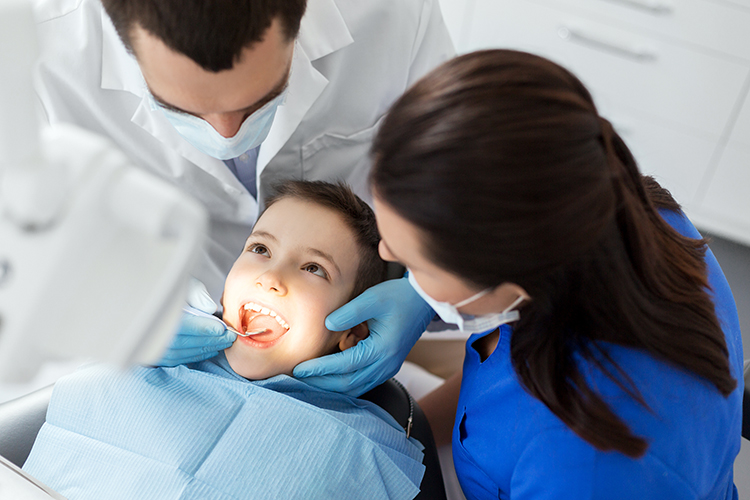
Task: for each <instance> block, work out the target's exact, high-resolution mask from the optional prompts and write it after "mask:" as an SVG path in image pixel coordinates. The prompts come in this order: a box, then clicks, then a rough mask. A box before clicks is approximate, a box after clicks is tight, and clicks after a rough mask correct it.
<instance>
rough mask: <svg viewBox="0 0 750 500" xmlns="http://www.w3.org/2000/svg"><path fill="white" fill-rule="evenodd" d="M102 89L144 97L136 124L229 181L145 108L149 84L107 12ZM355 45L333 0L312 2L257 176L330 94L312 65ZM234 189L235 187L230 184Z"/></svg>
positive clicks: (210, 160)
mask: <svg viewBox="0 0 750 500" xmlns="http://www.w3.org/2000/svg"><path fill="white" fill-rule="evenodd" d="M101 16H102V30H103V32H104V33H103V36H102V78H101V86H102V89H107V90H121V91H126V92H130V93H132V94H134V95H136V96H138V97H140V98H141V104H140V106H139V107H138V109H137V110H136V112H135V114H134V115H133V118H132V121H133V122H134V123H137V124H139V125H140V126H141V127H143V128H144V129H146V130H148V131H149V132H150V133H151V134H152V135H153V136H154V137H156V138H157V139H159V140H160V141H161V142H163V143H164V144H165V145H166V146H168V147H169V148H171V149H173V150H174V151H177V152H179V153H180V154H181V155H182V156H183V157H185V158H186V159H188V160H190V161H192V162H193V163H195V164H196V165H198V166H199V167H201V168H203V169H204V170H206V171H207V172H209V173H211V174H212V175H214V176H216V177H218V178H220V179H222V180H224V179H223V178H225V177H226V176H225V175H223V174H229V175H230V176H231V174H230V173H229V172H228V169H226V168H225V167H224V165H223V163H222V162H220V161H219V160H216V159H215V158H210V157H208V156H207V155H204V154H203V153H200V152H199V151H197V150H195V148H193V147H192V146H190V145H189V144H188V143H187V142H186V141H184V140H183V139H182V138H181V137H180V136H179V134H177V133H176V131H175V130H174V128H173V127H171V125H169V124H168V122H167V121H166V120H162V118H163V117H162V116H160V115H161V114H160V113H154V112H153V111H152V110H150V109H149V107H148V105H147V103H146V99H145V96H146V92H147V90H146V83H145V81H144V80H143V76H142V75H141V70H140V67H139V66H138V62H137V61H136V59H135V57H134V56H133V55H132V54H130V53H129V52H128V51H127V49H126V48H125V46H124V45H123V44H122V42H121V41H120V38H119V37H118V36H117V32H116V30H115V28H114V25H113V24H112V21H111V20H110V19H109V16H108V15H107V14H106V13H105V12H104V9H102V13H101ZM353 42H354V39H353V38H352V36H351V33H350V32H349V28H348V27H347V26H346V22H345V21H344V18H343V16H342V15H341V12H339V9H338V7H337V6H336V3H335V1H334V0H315V1H314V2H308V5H307V11H306V13H305V16H304V18H303V19H302V23H301V27H300V33H299V36H298V38H297V41H296V46H295V51H294V59H293V60H292V70H291V75H290V79H289V94H288V96H287V98H286V102H285V104H284V105H283V106H280V107H279V108H278V110H277V112H276V118H275V119H274V123H273V126H272V127H271V130H270V132H269V134H268V137H267V138H266V140H265V141H264V142H263V144H262V145H261V148H260V152H259V154H258V163H257V171H258V175H260V172H262V170H263V168H265V166H266V165H267V164H268V163H269V162H270V161H271V160H272V159H273V157H274V156H276V153H278V152H279V150H280V149H281V148H282V147H283V146H284V144H285V143H286V141H287V140H288V139H289V137H290V136H291V135H292V133H294V131H295V130H296V128H297V126H298V125H299V124H300V122H301V121H302V118H303V117H304V116H305V114H306V113H307V111H308V110H309V109H310V108H311V107H312V105H313V104H314V103H315V101H316V99H317V98H318V97H319V96H320V94H321V93H322V92H323V90H324V89H325V87H326V85H327V84H328V80H327V79H326V78H325V77H324V76H323V75H322V74H321V73H320V72H319V71H318V70H316V69H315V68H314V67H313V65H312V61H315V60H316V59H319V58H321V57H324V56H326V55H328V54H331V53H332V52H335V51H337V50H339V49H341V48H343V47H346V46H347V45H349V44H351V43H353ZM230 183H231V184H234V182H230Z"/></svg>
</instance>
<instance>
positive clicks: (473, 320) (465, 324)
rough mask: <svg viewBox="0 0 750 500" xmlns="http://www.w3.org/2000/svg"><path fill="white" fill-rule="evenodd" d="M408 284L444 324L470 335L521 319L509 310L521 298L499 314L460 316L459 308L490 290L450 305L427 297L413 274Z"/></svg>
mask: <svg viewBox="0 0 750 500" xmlns="http://www.w3.org/2000/svg"><path fill="white" fill-rule="evenodd" d="M408 279H409V284H411V286H412V288H414V290H415V291H416V292H417V293H418V294H419V296H420V297H422V298H423V299H424V301H425V302H427V304H429V305H430V307H432V308H433V309H434V310H435V312H436V313H437V314H438V316H440V319H442V320H443V321H445V322H446V323H452V324H454V325H457V326H458V329H459V330H461V331H462V332H470V333H479V332H486V331H488V330H494V329H495V328H497V327H499V326H500V325H504V324H505V323H510V322H511V321H516V320H518V318H520V317H521V315H520V314H519V312H518V311H516V310H511V309H513V308H514V307H516V306H517V305H518V304H520V303H521V301H522V300H523V297H522V296H519V297H518V298H517V299H516V300H515V301H514V302H513V303H512V304H511V305H509V306H508V307H506V308H505V310H504V311H503V312H501V313H491V314H482V315H479V316H472V315H469V314H461V313H460V312H458V308H459V307H463V306H465V305H468V304H471V303H472V302H474V301H475V300H477V299H479V298H480V297H484V296H485V295H487V294H488V293H490V292H491V291H492V288H487V289H485V290H482V291H481V292H479V293H477V294H475V295H472V296H471V297H469V298H468V299H466V300H462V301H461V302H459V303H458V304H451V303H449V302H440V301H437V300H435V299H433V298H432V297H430V296H429V295H427V292H425V291H424V290H422V287H420V286H419V283H417V280H416V279H415V278H414V274H413V273H411V272H409V277H408Z"/></svg>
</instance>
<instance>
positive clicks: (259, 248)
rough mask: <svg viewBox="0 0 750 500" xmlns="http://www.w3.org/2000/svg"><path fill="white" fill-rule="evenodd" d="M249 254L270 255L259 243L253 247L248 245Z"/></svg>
mask: <svg viewBox="0 0 750 500" xmlns="http://www.w3.org/2000/svg"><path fill="white" fill-rule="evenodd" d="M248 251H249V252H252V253H257V254H259V255H266V256H268V255H270V252H269V251H268V248H266V246H265V245H261V244H260V243H255V244H254V245H250V248H248Z"/></svg>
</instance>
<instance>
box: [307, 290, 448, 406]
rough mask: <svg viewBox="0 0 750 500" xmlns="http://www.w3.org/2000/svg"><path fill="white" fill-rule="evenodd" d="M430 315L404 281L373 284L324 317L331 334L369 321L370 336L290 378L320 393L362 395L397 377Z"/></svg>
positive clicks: (431, 313) (314, 362)
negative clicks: (294, 378) (312, 386)
mask: <svg viewBox="0 0 750 500" xmlns="http://www.w3.org/2000/svg"><path fill="white" fill-rule="evenodd" d="M434 315H435V312H434V311H433V310H432V308H431V307H430V306H428V305H427V303H426V302H425V301H424V300H422V298H421V297H420V296H419V295H418V294H417V292H415V291H414V289H413V288H412V287H411V285H410V284H409V282H408V280H407V279H406V278H401V279H396V280H389V281H386V282H384V283H380V284H378V285H375V286H374V287H372V288H369V289H368V290H365V291H364V293H362V294H361V295H360V296H358V297H356V298H355V299H354V300H352V301H351V302H349V303H348V304H345V305H343V306H342V307H340V308H339V309H337V310H335V311H334V312H332V313H331V314H329V315H328V317H327V318H326V328H328V329H329V330H331V331H342V330H346V329H349V328H351V327H353V326H355V325H358V324H360V323H363V322H365V321H367V326H368V327H369V329H370V335H369V336H368V337H367V338H366V339H364V340H362V341H360V342H359V343H358V344H357V345H356V346H354V347H352V348H350V349H347V350H346V351H344V352H339V353H336V354H330V355H328V356H323V357H321V358H316V359H311V360H309V361H305V362H304V363H300V364H299V365H297V366H296V367H295V368H294V376H295V377H297V378H301V379H305V382H307V383H308V384H310V385H314V386H316V387H319V388H321V389H325V390H329V391H335V392H341V393H344V394H348V395H350V396H360V395H362V394H364V393H365V392H367V391H369V390H370V389H372V388H373V387H375V386H378V385H380V384H382V383H383V382H385V381H386V380H388V379H389V378H391V377H392V376H393V375H395V374H396V372H397V371H398V370H399V368H400V367H401V365H402V364H403V362H404V359H406V355H407V354H409V351H410V350H411V348H412V347H414V344H416V343H417V340H419V337H420V336H421V335H422V333H423V332H424V330H425V328H426V327H427V324H428V323H429V322H430V320H431V319H432V317H433V316H434Z"/></svg>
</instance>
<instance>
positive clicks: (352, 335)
mask: <svg viewBox="0 0 750 500" xmlns="http://www.w3.org/2000/svg"><path fill="white" fill-rule="evenodd" d="M369 335H370V329H369V328H367V323H360V324H358V325H356V326H354V327H352V329H351V330H349V331H348V332H346V333H345V334H343V335H342V336H341V339H340V340H339V349H341V350H342V351H346V350H347V349H349V348H350V347H354V346H355V345H357V343H358V342H359V341H360V340H364V339H366V338H367V337H368V336H369Z"/></svg>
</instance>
